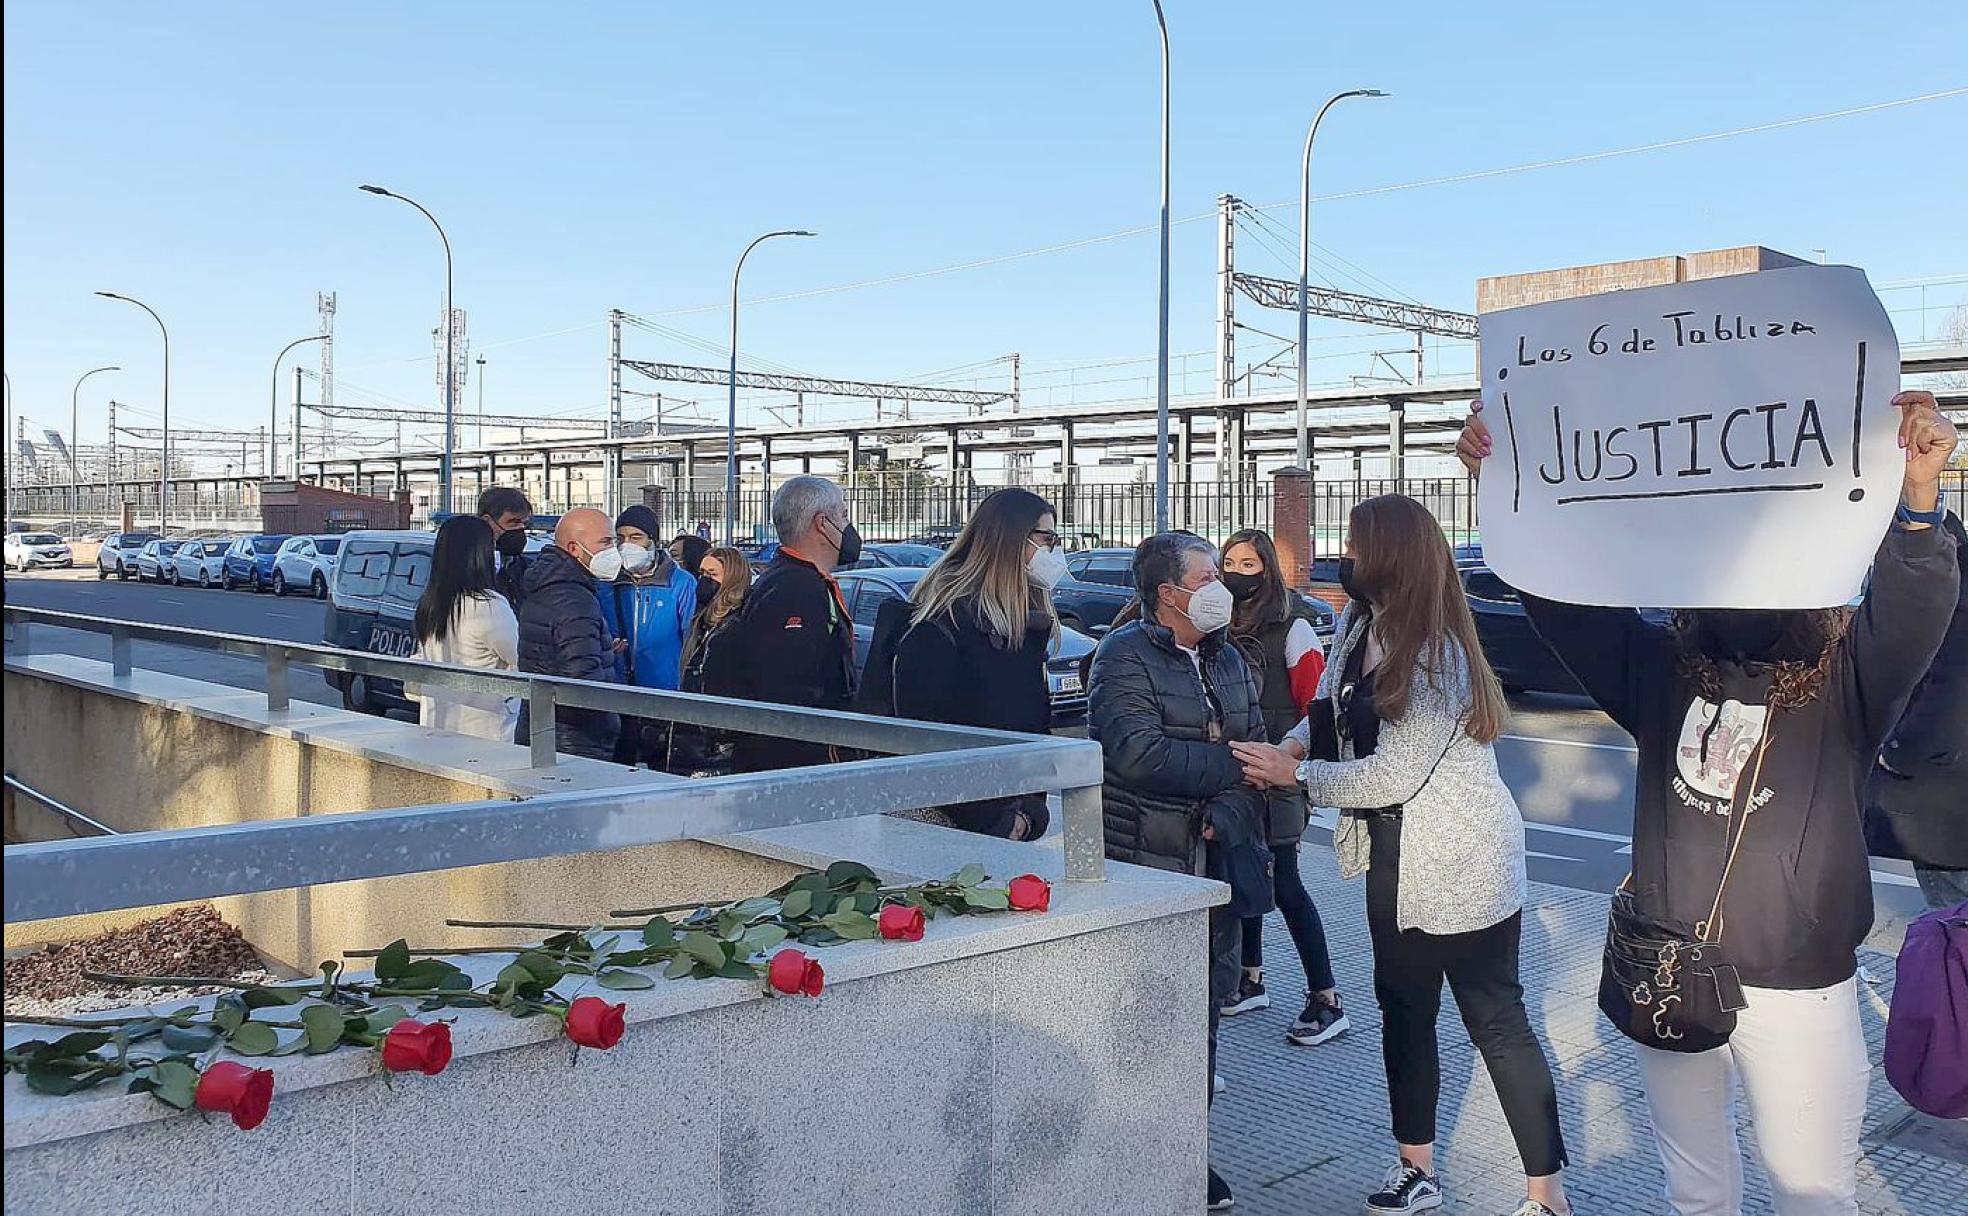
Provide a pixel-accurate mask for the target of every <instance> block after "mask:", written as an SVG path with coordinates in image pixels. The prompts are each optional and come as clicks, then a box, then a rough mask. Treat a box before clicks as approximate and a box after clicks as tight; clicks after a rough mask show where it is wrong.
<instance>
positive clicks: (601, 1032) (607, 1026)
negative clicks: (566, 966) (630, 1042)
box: [567, 996, 628, 1051]
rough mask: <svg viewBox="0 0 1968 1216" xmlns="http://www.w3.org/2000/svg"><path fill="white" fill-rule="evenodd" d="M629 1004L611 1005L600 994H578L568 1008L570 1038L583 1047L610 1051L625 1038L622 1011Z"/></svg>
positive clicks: (568, 1033) (568, 1035)
mask: <svg viewBox="0 0 1968 1216" xmlns="http://www.w3.org/2000/svg"><path fill="white" fill-rule="evenodd" d="M626 1009H628V1006H627V1005H611V1004H609V1003H608V1002H607V1001H604V1000H602V999H601V998H600V997H598V996H583V997H576V998H575V1000H574V1003H573V1004H572V1005H569V1006H568V1007H567V1037H568V1038H570V1039H573V1040H574V1041H575V1042H576V1043H578V1044H580V1045H581V1046H582V1047H594V1048H599V1049H600V1050H602V1051H607V1050H608V1049H609V1048H611V1047H613V1046H615V1044H617V1043H619V1042H621V1041H622V1014H623V1012H624V1011H625V1010H626Z"/></svg>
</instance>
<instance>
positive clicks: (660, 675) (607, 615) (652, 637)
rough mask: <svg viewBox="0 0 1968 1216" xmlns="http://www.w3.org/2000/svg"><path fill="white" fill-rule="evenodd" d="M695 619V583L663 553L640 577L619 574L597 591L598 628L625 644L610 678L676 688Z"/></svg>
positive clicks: (649, 686) (686, 572)
mask: <svg viewBox="0 0 1968 1216" xmlns="http://www.w3.org/2000/svg"><path fill="white" fill-rule="evenodd" d="M696 615H697V579H696V577H695V576H694V575H692V574H691V573H690V572H689V571H687V570H685V569H684V568H683V567H682V566H680V565H678V564H677V563H676V562H673V561H671V560H670V555H669V554H667V553H664V554H661V555H660V556H659V557H658V558H657V562H656V566H655V568H654V569H652V570H651V571H650V573H649V574H648V575H647V576H646V577H643V578H635V577H633V576H630V575H627V574H624V575H622V576H621V577H620V578H617V579H616V580H615V581H614V582H612V583H609V584H607V585H606V586H604V587H602V588H601V620H602V624H603V625H605V626H606V627H607V629H608V632H609V634H610V636H612V637H618V638H621V639H623V640H624V641H626V642H628V643H629V645H628V647H627V649H625V650H623V652H622V653H621V654H620V655H618V656H616V669H615V678H616V679H617V680H619V681H621V682H622V683H624V684H634V685H635V686H636V687H638V688H675V687H677V683H678V679H679V677H680V676H681V675H682V672H683V640H684V638H685V637H686V636H688V634H689V632H690V623H691V621H692V620H693V619H694V618H695V617H696Z"/></svg>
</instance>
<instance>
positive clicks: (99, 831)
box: [4, 773, 117, 836]
mask: <svg viewBox="0 0 1968 1216" xmlns="http://www.w3.org/2000/svg"><path fill="white" fill-rule="evenodd" d="M4 780H5V782H6V785H7V788H8V789H10V790H13V791H14V792H15V793H17V794H22V795H25V796H26V797H27V798H28V799H29V800H31V801H33V802H38V803H40V804H41V805H42V806H45V807H47V808H48V809H49V810H51V811H53V812H54V813H55V814H57V815H60V816H61V817H62V818H63V819H66V820H68V821H69V822H71V823H79V824H81V825H82V826H83V827H85V828H88V829H90V830H91V831H93V832H94V833H95V834H96V835H98V836H114V835H116V834H117V832H116V829H115V828H112V827H110V826H109V825H107V824H103V823H97V822H96V821H95V820H93V819H91V818H89V817H88V816H87V815H84V814H83V813H82V812H81V811H78V810H76V809H75V808H74V807H72V806H70V805H68V804H67V803H66V802H62V801H61V800H59V799H56V798H51V797H49V796H48V795H46V794H44V793H42V792H41V791H40V790H37V789H35V788H34V787H33V786H31V785H29V784H28V783H27V782H25V781H22V780H21V779H20V778H19V777H16V776H14V775H13V774H12V773H8V774H6V775H5V778H4Z"/></svg>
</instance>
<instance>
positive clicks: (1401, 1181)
mask: <svg viewBox="0 0 1968 1216" xmlns="http://www.w3.org/2000/svg"><path fill="white" fill-rule="evenodd" d="M1441 1206H1442V1184H1441V1183H1440V1182H1439V1181H1438V1180H1437V1179H1436V1177H1435V1175H1433V1174H1430V1173H1428V1172H1427V1171H1425V1170H1419V1169H1416V1168H1415V1167H1414V1166H1412V1165H1409V1164H1408V1163H1407V1161H1405V1160H1403V1161H1401V1162H1400V1163H1399V1164H1398V1165H1395V1166H1392V1167H1391V1168H1389V1169H1388V1171H1387V1181H1386V1182H1384V1183H1382V1184H1381V1188H1380V1189H1379V1190H1377V1191H1375V1192H1374V1193H1373V1194H1371V1195H1369V1196H1367V1211H1369V1212H1373V1213H1382V1212H1392V1213H1403V1212H1425V1211H1427V1210H1429V1209H1430V1208H1439V1207H1441Z"/></svg>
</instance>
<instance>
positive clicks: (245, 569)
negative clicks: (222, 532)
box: [219, 534, 287, 591]
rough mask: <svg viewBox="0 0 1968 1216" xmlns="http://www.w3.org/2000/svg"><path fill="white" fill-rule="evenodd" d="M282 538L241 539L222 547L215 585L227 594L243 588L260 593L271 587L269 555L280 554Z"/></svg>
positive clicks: (268, 536)
mask: <svg viewBox="0 0 1968 1216" xmlns="http://www.w3.org/2000/svg"><path fill="white" fill-rule="evenodd" d="M286 539H287V537H286V536H284V535H266V534H261V535H258V536H242V537H240V538H239V539H238V540H235V541H233V542H232V544H231V545H229V546H227V547H226V551H225V562H224V565H223V567H222V568H221V573H220V578H219V582H220V584H221V585H223V586H224V587H225V589H226V590H227V591H231V590H232V589H233V588H234V587H245V588H247V589H249V590H252V591H264V590H266V589H267V588H268V587H270V586H272V585H273V555H274V554H276V553H278V552H280V546H281V544H282V543H284V542H285V541H286Z"/></svg>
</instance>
